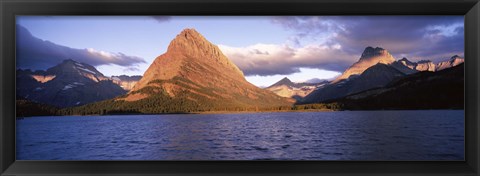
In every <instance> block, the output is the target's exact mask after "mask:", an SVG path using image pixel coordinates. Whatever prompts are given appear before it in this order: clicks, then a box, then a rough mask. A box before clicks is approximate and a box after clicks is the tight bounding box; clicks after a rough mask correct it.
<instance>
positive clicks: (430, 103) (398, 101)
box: [332, 63, 465, 110]
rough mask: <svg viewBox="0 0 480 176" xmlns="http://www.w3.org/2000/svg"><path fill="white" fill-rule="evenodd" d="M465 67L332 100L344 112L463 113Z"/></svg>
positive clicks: (420, 74)
mask: <svg viewBox="0 0 480 176" xmlns="http://www.w3.org/2000/svg"><path fill="white" fill-rule="evenodd" d="M464 71H465V68H464V64H462V63H461V64H459V65H457V66H454V67H451V68H446V69H443V70H440V71H437V72H418V73H416V74H411V75H407V76H405V77H402V78H400V79H397V80H395V81H392V82H391V83H389V84H388V85H386V86H385V87H382V88H377V89H370V90H366V91H363V92H359V93H356V94H353V95H349V96H347V97H345V98H341V99H337V100H332V102H337V103H340V104H342V106H343V108H344V109H350V110H357V109H361V110H369V109H463V108H464Z"/></svg>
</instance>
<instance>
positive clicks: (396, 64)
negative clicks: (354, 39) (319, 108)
mask: <svg viewBox="0 0 480 176" xmlns="http://www.w3.org/2000/svg"><path fill="white" fill-rule="evenodd" d="M463 62H464V60H463V58H460V57H458V56H454V57H452V58H451V59H450V60H448V61H445V62H440V63H439V64H437V65H435V64H434V63H433V62H431V61H428V60H422V61H419V62H411V61H409V60H408V59H407V58H402V59H400V60H398V61H395V59H393V57H392V56H391V54H390V53H388V51H387V50H385V49H383V48H379V47H376V48H373V47H367V48H366V49H365V50H364V52H363V53H362V56H361V57H360V59H359V61H358V62H356V63H354V64H353V65H352V66H351V67H349V68H348V69H347V70H346V71H345V72H344V73H343V74H342V75H341V76H339V77H338V78H336V79H335V80H334V81H333V82H332V83H330V84H328V85H325V86H323V87H321V88H319V89H316V90H315V91H313V92H312V93H310V94H308V95H307V96H306V97H305V98H303V99H301V100H300V101H299V102H297V103H299V104H308V103H319V102H325V101H329V100H332V99H338V98H342V97H345V96H347V95H351V94H355V93H358V92H361V91H365V90H368V89H373V88H381V87H383V86H386V85H387V84H389V83H390V82H391V81H393V80H396V79H399V78H402V77H404V76H406V75H410V74H415V73H417V72H424V71H428V72H435V71H440V70H442V69H446V68H451V67H454V66H457V65H459V64H461V63H463Z"/></svg>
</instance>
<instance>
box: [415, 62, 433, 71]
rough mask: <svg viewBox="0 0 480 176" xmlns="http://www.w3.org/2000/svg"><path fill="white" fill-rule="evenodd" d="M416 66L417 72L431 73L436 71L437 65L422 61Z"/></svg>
mask: <svg viewBox="0 0 480 176" xmlns="http://www.w3.org/2000/svg"><path fill="white" fill-rule="evenodd" d="M416 64H417V66H416V67H415V70H417V71H430V72H434V71H435V64H434V63H433V62H432V61H429V60H421V61H418V62H417V63H416Z"/></svg>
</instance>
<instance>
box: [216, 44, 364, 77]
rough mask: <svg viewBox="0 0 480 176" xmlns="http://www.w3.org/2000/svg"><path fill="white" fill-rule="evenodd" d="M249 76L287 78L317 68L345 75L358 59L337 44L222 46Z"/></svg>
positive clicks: (229, 56) (224, 51)
mask: <svg viewBox="0 0 480 176" xmlns="http://www.w3.org/2000/svg"><path fill="white" fill-rule="evenodd" d="M219 48H220V49H221V50H222V52H223V53H224V54H225V55H226V56H227V57H228V58H229V59H231V60H232V61H233V62H234V63H235V64H236V65H237V66H238V67H239V68H240V69H241V70H242V71H243V72H244V74H245V75H246V76H254V75H259V76H268V75H288V74H292V73H297V72H300V68H316V69H323V70H333V71H339V72H343V70H345V69H346V68H347V67H348V66H349V65H350V64H351V63H350V61H351V60H352V59H353V58H355V57H356V56H355V55H349V54H348V53H345V52H343V51H342V50H341V48H340V47H339V46H338V45H335V46H324V45H307V46H304V47H301V48H294V47H291V46H289V45H286V44H284V45H274V44H256V45H251V46H247V47H230V46H225V45H219Z"/></svg>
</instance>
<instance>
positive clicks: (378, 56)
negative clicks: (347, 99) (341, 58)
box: [332, 46, 395, 83]
mask: <svg viewBox="0 0 480 176" xmlns="http://www.w3.org/2000/svg"><path fill="white" fill-rule="evenodd" d="M393 62H395V58H393V57H392V55H391V54H390V53H389V52H388V51H387V50H385V49H383V48H380V47H376V48H373V47H371V46H369V47H367V48H365V50H364V51H363V53H362V56H361V57H360V59H359V61H357V62H355V63H354V64H353V65H352V66H350V67H349V68H348V69H347V70H345V72H343V74H342V75H340V76H339V77H337V78H336V79H335V80H334V81H332V83H338V82H340V81H342V80H346V79H348V78H350V77H351V76H355V75H359V74H361V73H363V71H365V70H366V69H368V68H370V67H371V66H374V65H376V64H377V63H383V64H391V63H393Z"/></svg>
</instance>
